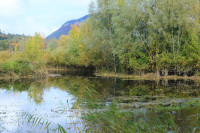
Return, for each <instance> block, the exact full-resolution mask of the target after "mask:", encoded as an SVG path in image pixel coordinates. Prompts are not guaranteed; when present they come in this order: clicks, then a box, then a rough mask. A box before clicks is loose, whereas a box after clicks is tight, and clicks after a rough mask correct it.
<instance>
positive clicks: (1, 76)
mask: <svg viewBox="0 0 200 133" xmlns="http://www.w3.org/2000/svg"><path fill="white" fill-rule="evenodd" d="M48 71H70V70H69V69H57V70H56V69H48ZM72 71H73V70H72ZM94 75H95V76H97V77H106V78H120V79H129V80H178V79H181V80H196V81H198V80H200V76H191V77H184V76H176V75H174V76H167V77H165V76H160V77H156V76H155V75H154V74H153V73H148V74H145V75H142V76H139V75H131V74H125V73H114V72H94ZM49 77H54V76H51V73H48V74H47V75H45V76H42V77H40V76H39V77H38V76H36V75H27V76H19V75H13V76H10V75H7V74H0V80H5V81H7V80H19V79H46V78H49ZM55 77H57V76H55ZM59 77H60V75H59Z"/></svg>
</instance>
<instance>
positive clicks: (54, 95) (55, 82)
mask: <svg viewBox="0 0 200 133" xmlns="http://www.w3.org/2000/svg"><path fill="white" fill-rule="evenodd" d="M199 96H200V82H198V81H191V80H159V81H149V80H124V79H117V78H103V77H95V76H92V75H88V76H80V75H79V76H70V75H65V76H62V77H50V78H48V79H44V80H39V81H38V80H18V81H9V82H3V81H0V133H7V132H8V133H9V132H10V133H18V132H19V133H27V132H30V133H35V132H58V131H59V130H62V127H63V128H64V129H65V131H66V132H80V131H84V130H85V129H86V128H88V126H89V125H91V124H89V123H88V122H86V121H84V120H83V119H82V117H83V116H84V115H85V114H87V113H88V112H96V111H97V112H98V111H101V110H103V109H104V108H106V107H108V106H110V104H111V103H113V102H114V103H116V104H117V106H118V107H120V108H121V109H123V110H129V111H133V112H136V111H139V112H143V113H144V114H146V117H148V118H149V119H153V118H155V117H156V116H158V115H159V114H162V113H163V111H168V112H170V113H171V114H172V115H173V116H174V117H175V121H176V123H177V125H178V128H179V131H186V130H194V129H195V131H196V132H198V131H200V130H199V128H200V122H199V116H200V110H199V109H200V106H198V105H199V103H198V102H199V98H200V97H199ZM94 101H95V102H96V103H98V104H96V103H95V104H94ZM154 107H155V108H156V110H160V111H154V109H153V108H154ZM96 126H98V125H96ZM93 128H95V127H93Z"/></svg>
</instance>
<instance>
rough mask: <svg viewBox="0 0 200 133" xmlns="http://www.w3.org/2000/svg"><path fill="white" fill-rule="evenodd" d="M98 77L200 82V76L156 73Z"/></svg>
mask: <svg viewBox="0 0 200 133" xmlns="http://www.w3.org/2000/svg"><path fill="white" fill-rule="evenodd" d="M95 75H96V76H101V77H114V78H123V79H133V80H159V79H171V80H177V79H184V80H200V76H191V77H185V76H176V75H174V76H167V77H165V76H160V77H156V75H155V74H154V73H148V74H145V75H142V76H139V75H130V74H124V73H113V72H102V73H101V72H100V73H95Z"/></svg>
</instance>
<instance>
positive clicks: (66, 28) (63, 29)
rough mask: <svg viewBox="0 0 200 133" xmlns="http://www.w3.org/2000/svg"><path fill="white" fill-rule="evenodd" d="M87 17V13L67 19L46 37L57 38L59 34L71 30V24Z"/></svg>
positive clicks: (64, 33) (65, 33)
mask: <svg viewBox="0 0 200 133" xmlns="http://www.w3.org/2000/svg"><path fill="white" fill-rule="evenodd" d="M88 17H89V15H85V16H84V17H82V18H79V19H74V20H70V21H67V22H66V23H64V24H63V25H62V26H61V27H60V28H59V29H58V30H56V31H55V32H53V33H52V34H50V35H49V36H47V37H46V39H51V38H54V37H56V39H59V38H60V36H61V35H68V33H69V31H70V30H71V25H74V24H77V23H81V22H83V21H85V20H86V19H87V18H88Z"/></svg>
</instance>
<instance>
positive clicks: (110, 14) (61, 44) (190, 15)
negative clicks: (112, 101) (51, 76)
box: [0, 0, 200, 77]
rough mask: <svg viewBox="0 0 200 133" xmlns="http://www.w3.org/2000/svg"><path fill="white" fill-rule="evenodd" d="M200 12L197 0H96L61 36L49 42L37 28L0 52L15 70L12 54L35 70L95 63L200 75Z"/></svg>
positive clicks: (4, 64) (3, 64) (123, 69)
mask: <svg viewBox="0 0 200 133" xmlns="http://www.w3.org/2000/svg"><path fill="white" fill-rule="evenodd" d="M199 12H200V3H199V0H148V1H147V0H129V1H127V0H97V4H94V3H91V5H90V9H89V13H90V17H89V18H88V19H87V20H86V21H85V22H84V23H82V24H81V25H80V27H79V26H77V25H74V26H72V29H71V30H70V32H69V34H68V35H62V36H61V37H60V39H59V40H56V39H53V40H48V41H47V42H46V41H45V39H43V38H42V37H41V36H40V35H39V34H36V36H35V37H32V38H29V39H28V40H26V39H25V40H23V39H22V40H20V43H19V46H18V45H17V46H16V45H15V48H14V49H12V52H10V53H12V54H10V53H8V51H4V52H1V53H0V63H1V64H0V67H1V70H2V71H3V72H8V71H11V70H12V69H11V68H12V67H11V66H12V65H13V64H12V63H11V60H12V61H13V60H14V61H15V63H16V62H18V63H20V64H23V68H22V69H21V68H20V67H21V66H19V68H20V70H12V72H13V71H14V72H15V73H19V72H21V70H23V69H25V68H26V67H27V68H28V69H27V73H30V72H31V73H33V72H36V71H32V70H33V69H34V70H37V72H38V71H40V72H44V68H47V66H60V67H61V66H62V67H63V66H73V67H77V66H82V67H88V66H93V67H95V68H96V70H97V71H99V70H106V71H112V72H118V73H121V72H123V73H128V74H134V75H143V74H147V73H155V76H157V77H159V76H160V75H163V76H168V75H178V76H193V75H197V76H198V75H199V74H200V73H199V70H200V34H199V33H200V32H199V31H200V27H199V26H200V25H199V24H200V14H199ZM3 40H4V39H3ZM7 56H8V57H9V58H8V57H7ZM3 59H4V60H3ZM8 62H9V63H10V64H9V63H8ZM15 63H14V64H15ZM8 64H9V65H10V66H9V65H8ZM24 64H25V65H24ZM8 66H9V67H11V68H9V67H8ZM8 68H9V69H8ZM41 68H42V69H41ZM40 69H41V70H40ZM25 72H26V71H25ZM21 73H23V74H24V71H22V72H21Z"/></svg>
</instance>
